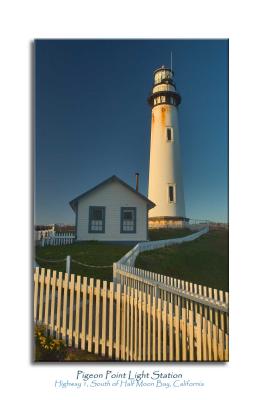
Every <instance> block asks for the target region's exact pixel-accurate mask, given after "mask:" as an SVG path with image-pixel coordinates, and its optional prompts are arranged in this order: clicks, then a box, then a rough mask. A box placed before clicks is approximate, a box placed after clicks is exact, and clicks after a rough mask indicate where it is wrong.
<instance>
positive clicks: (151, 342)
mask: <svg viewBox="0 0 263 400" xmlns="http://www.w3.org/2000/svg"><path fill="white" fill-rule="evenodd" d="M177 296H178V299H179V298H180V299H181V300H182V299H183V298H182V297H181V294H177ZM185 301H190V300H189V299H186V300H185ZM203 311H204V310H202V308H199V309H198V310H197V312H195V310H194V308H191V307H188V308H187V303H183V301H181V302H179V303H178V302H177V303H176V302H172V301H171V299H167V300H165V299H164V298H161V297H158V298H156V297H155V296H153V295H152V294H151V293H146V292H145V291H141V290H138V289H136V288H133V287H129V286H127V285H125V284H120V283H114V282H110V283H109V282H106V281H103V282H101V281H100V280H96V284H95V282H94V279H93V278H91V279H90V281H89V284H88V281H87V277H81V276H75V275H74V274H71V275H70V276H69V275H68V274H67V273H66V274H63V273H62V272H59V273H58V274H57V272H56V271H53V272H52V276H51V271H50V270H49V269H48V270H46V269H45V268H41V270H40V269H39V268H38V267H37V268H35V270H34V320H35V322H36V323H42V324H45V325H46V326H47V328H48V330H49V331H50V332H51V334H53V335H56V337H57V338H62V339H64V340H65V341H66V343H67V345H68V346H74V347H75V348H81V349H83V350H85V349H86V350H88V351H89V352H94V353H95V354H101V355H102V356H108V357H109V358H112V359H116V360H126V361H166V360H170V361H227V360H228V333H226V331H225V330H224V329H223V328H222V326H219V325H217V324H216V321H214V320H213V319H211V318H210V315H206V313H205V312H203Z"/></svg>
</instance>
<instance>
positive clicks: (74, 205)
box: [69, 175, 155, 211]
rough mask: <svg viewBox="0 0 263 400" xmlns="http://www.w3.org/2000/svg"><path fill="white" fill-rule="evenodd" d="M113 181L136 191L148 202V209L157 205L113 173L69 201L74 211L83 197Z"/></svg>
mask: <svg viewBox="0 0 263 400" xmlns="http://www.w3.org/2000/svg"><path fill="white" fill-rule="evenodd" d="M111 182H118V183H120V184H121V185H123V186H124V187H125V188H127V189H129V190H130V191H131V192H133V193H135V194H136V195H137V196H138V197H140V198H141V199H142V200H144V201H145V202H146V203H147V204H148V209H151V208H153V207H155V203H153V202H152V201H151V200H149V199H148V198H147V197H146V196H144V195H143V194H141V193H139V192H137V191H136V190H135V189H134V188H133V187H132V186H130V185H128V184H127V183H126V182H124V181H123V180H121V179H120V178H118V177H117V176H116V175H112V176H111V177H110V178H108V179H106V180H104V181H103V182H101V183H99V184H98V185H96V186H94V187H93V188H91V189H89V190H87V191H86V192H84V193H82V194H80V195H79V196H77V197H76V198H75V199H73V200H71V201H70V202H69V204H70V206H71V208H72V209H73V211H76V204H77V203H78V201H79V200H80V199H81V198H82V197H86V196H88V195H89V194H90V193H92V192H94V191H95V190H97V189H99V188H101V187H102V186H104V185H106V184H107V183H111Z"/></svg>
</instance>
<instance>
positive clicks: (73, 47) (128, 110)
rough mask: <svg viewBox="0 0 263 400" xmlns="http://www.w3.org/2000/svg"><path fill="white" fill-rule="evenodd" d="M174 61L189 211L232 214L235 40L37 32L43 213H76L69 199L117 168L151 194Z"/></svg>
mask: <svg viewBox="0 0 263 400" xmlns="http://www.w3.org/2000/svg"><path fill="white" fill-rule="evenodd" d="M171 51H172V52H173V69H174V70H175V80H176V86H177V90H178V91H179V92H180V94H181V96H182V103H181V105H180V106H179V128H180V137H181V153H182V163H183V178H184V189H185V203H186V216H188V217H190V218H200V219H210V220H214V221H227V219H228V41H227V40H38V41H36V43H35V67H36V72H35V77H36V85H35V90H36V94H35V100H36V118H35V123H36V151H35V159H36V173H35V222H36V223H37V224H46V223H60V222H62V223H74V220H75V217H74V213H73V211H72V210H71V208H70V206H69V204H68V203H69V201H70V200H72V199H73V198H74V197H76V196H77V195H79V194H81V193H82V192H84V191H86V190H87V189H89V188H91V187H93V186H95V185H96V184H98V183H99V182H100V181H102V180H104V179H106V178H108V177H109V176H111V175H113V174H116V175H117V176H119V177H120V178H121V179H123V180H125V181H126V182H127V183H128V184H130V185H134V184H135V177H134V173H135V172H136V171H138V172H140V191H141V192H142V193H143V194H145V195H147V189H148V167H149V149H150V122H151V110H150V107H149V106H148V104H147V101H146V99H147V96H148V94H149V92H150V90H151V85H152V79H153V71H154V70H155V69H156V68H158V67H160V66H161V65H162V64H165V65H166V66H170V52H171Z"/></svg>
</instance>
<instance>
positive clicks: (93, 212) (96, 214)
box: [89, 206, 105, 233]
mask: <svg viewBox="0 0 263 400" xmlns="http://www.w3.org/2000/svg"><path fill="white" fill-rule="evenodd" d="M89 232H90V233H104V232H105V207H93V206H91V207H90V208H89Z"/></svg>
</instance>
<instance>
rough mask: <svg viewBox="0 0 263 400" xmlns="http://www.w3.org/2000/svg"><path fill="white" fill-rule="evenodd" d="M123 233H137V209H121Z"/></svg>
mask: <svg viewBox="0 0 263 400" xmlns="http://www.w3.org/2000/svg"><path fill="white" fill-rule="evenodd" d="M121 233H136V208H135V207H121Z"/></svg>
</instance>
